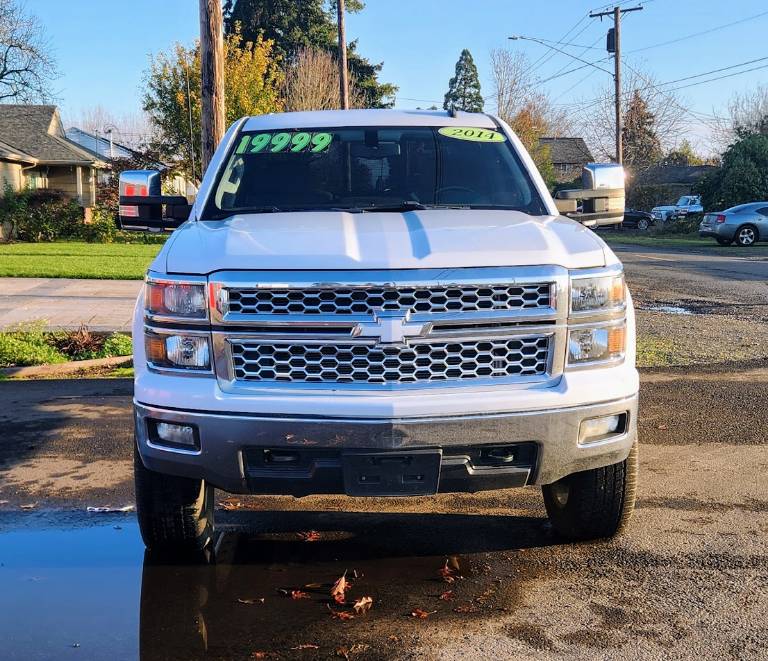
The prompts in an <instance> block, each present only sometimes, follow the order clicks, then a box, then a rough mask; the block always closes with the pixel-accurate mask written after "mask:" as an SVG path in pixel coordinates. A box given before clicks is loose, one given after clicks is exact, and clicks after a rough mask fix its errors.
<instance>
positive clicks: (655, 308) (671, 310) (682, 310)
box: [643, 305, 695, 315]
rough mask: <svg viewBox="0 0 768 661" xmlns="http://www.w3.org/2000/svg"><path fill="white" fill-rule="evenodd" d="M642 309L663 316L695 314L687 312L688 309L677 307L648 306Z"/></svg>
mask: <svg viewBox="0 0 768 661" xmlns="http://www.w3.org/2000/svg"><path fill="white" fill-rule="evenodd" d="M643 309H644V310H648V311H649V312H662V313H664V314H682V315H689V314H695V312H694V311H693V310H689V309H688V308H684V307H682V306H679V305H649V306H647V307H644V308H643Z"/></svg>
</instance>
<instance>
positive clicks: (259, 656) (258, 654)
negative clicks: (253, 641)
mask: <svg viewBox="0 0 768 661" xmlns="http://www.w3.org/2000/svg"><path fill="white" fill-rule="evenodd" d="M251 658H252V659H266V658H267V653H266V652H261V651H259V652H252V653H251Z"/></svg>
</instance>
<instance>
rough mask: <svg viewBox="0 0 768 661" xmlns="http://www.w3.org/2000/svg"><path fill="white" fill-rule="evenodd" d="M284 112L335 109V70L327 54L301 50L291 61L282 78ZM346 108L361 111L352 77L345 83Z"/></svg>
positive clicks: (362, 98) (361, 101) (360, 97)
mask: <svg viewBox="0 0 768 661" xmlns="http://www.w3.org/2000/svg"><path fill="white" fill-rule="evenodd" d="M283 96H284V98H285V109H286V110H288V111H293V110H333V109H335V108H338V107H339V68H338V66H337V64H336V61H335V60H334V59H333V57H332V56H331V54H330V53H327V52H326V51H323V50H319V49H316V48H302V49H301V50H300V51H299V52H298V53H296V56H295V57H293V58H292V60H291V62H290V64H289V66H288V70H287V71H286V74H285V86H284V91H283ZM349 107H350V108H364V107H365V96H364V95H363V94H361V92H360V89H359V87H358V86H357V85H356V81H355V80H354V77H350V80H349Z"/></svg>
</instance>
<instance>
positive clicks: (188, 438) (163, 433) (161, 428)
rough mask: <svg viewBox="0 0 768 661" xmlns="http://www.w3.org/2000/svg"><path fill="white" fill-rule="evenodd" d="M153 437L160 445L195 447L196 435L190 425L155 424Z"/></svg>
mask: <svg viewBox="0 0 768 661" xmlns="http://www.w3.org/2000/svg"><path fill="white" fill-rule="evenodd" d="M155 435H156V436H157V439H156V440H158V441H160V442H161V443H167V444H169V445H183V446H185V447H189V448H196V447H197V434H196V433H195V428H194V427H193V426H191V425H179V424H176V423H174V422H155Z"/></svg>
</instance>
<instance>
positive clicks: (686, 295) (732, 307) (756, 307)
mask: <svg viewBox="0 0 768 661" xmlns="http://www.w3.org/2000/svg"><path fill="white" fill-rule="evenodd" d="M613 248H614V250H615V252H616V253H617V254H618V256H619V258H620V259H621V260H622V262H623V263H624V267H625V269H626V273H627V279H628V281H629V284H630V286H631V287H632V289H633V292H634V295H635V297H636V298H639V299H640V301H641V302H642V303H647V304H649V305H650V304H659V303H661V304H665V303H666V304H680V305H684V306H688V307H691V308H693V309H695V310H698V311H703V312H710V313H728V314H735V313H739V309H741V310H742V313H743V314H744V315H750V316H753V317H754V316H755V315H757V317H758V318H761V319H764V320H765V319H768V257H765V256H754V255H750V251H749V250H748V249H742V250H740V249H738V248H735V247H734V248H733V249H732V254H728V255H727V256H726V255H711V254H706V253H703V252H697V251H693V250H690V251H680V250H671V249H654V248H640V247H638V246H614V247H613Z"/></svg>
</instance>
